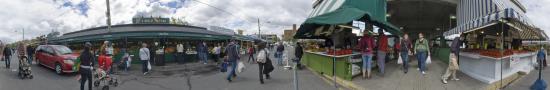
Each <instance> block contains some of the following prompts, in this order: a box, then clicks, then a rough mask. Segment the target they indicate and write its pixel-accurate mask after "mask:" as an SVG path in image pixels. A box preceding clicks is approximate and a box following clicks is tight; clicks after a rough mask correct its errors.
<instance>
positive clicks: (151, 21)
mask: <svg viewBox="0 0 550 90" xmlns="http://www.w3.org/2000/svg"><path fill="white" fill-rule="evenodd" d="M132 23H134V24H170V18H160V17H158V18H157V17H150V18H148V17H141V18H133V19H132Z"/></svg>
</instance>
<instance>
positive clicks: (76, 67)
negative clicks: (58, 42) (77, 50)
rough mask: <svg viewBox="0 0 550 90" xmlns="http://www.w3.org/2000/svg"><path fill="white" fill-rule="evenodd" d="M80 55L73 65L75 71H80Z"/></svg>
mask: <svg viewBox="0 0 550 90" xmlns="http://www.w3.org/2000/svg"><path fill="white" fill-rule="evenodd" d="M80 63H81V61H80V57H78V58H76V60H74V65H73V72H78V71H79V70H80Z"/></svg>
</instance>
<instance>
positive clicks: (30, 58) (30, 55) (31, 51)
mask: <svg viewBox="0 0 550 90" xmlns="http://www.w3.org/2000/svg"><path fill="white" fill-rule="evenodd" d="M33 55H34V48H33V47H32V46H28V47H27V61H28V62H29V64H32V61H33V60H34V58H33Z"/></svg>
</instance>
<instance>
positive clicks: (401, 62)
mask: <svg viewBox="0 0 550 90" xmlns="http://www.w3.org/2000/svg"><path fill="white" fill-rule="evenodd" d="M397 64H403V59H401V54H399V57H397Z"/></svg>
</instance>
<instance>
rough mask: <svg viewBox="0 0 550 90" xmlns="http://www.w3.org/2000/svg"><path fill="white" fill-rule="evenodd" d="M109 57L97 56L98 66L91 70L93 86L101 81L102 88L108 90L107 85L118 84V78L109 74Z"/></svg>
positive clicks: (98, 84) (96, 85)
mask: <svg viewBox="0 0 550 90" xmlns="http://www.w3.org/2000/svg"><path fill="white" fill-rule="evenodd" d="M111 59H112V58H110V57H105V56H99V66H100V68H98V69H96V70H94V72H93V78H94V86H95V87H98V86H100V84H101V83H103V84H104V85H103V87H102V90H109V85H113V86H115V87H116V86H118V79H116V78H114V77H113V76H112V75H110V74H109V72H110V71H109V70H110V68H111V64H112V62H111Z"/></svg>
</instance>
